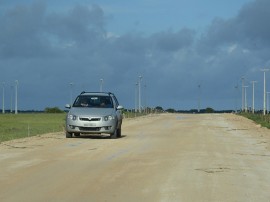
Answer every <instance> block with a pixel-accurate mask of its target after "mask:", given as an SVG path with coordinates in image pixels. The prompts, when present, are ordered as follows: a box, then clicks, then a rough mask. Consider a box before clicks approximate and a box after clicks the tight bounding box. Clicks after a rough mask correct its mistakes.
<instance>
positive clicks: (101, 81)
mask: <svg viewBox="0 0 270 202" xmlns="http://www.w3.org/2000/svg"><path fill="white" fill-rule="evenodd" d="M99 91H100V92H102V91H103V79H100V88H99Z"/></svg>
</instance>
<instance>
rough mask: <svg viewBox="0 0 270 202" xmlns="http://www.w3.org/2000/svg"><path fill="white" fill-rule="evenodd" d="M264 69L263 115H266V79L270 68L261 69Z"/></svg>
mask: <svg viewBox="0 0 270 202" xmlns="http://www.w3.org/2000/svg"><path fill="white" fill-rule="evenodd" d="M261 71H263V115H265V111H266V80H265V72H267V71H269V69H261Z"/></svg>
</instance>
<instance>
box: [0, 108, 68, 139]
mask: <svg viewBox="0 0 270 202" xmlns="http://www.w3.org/2000/svg"><path fill="white" fill-rule="evenodd" d="M64 120H65V113H19V114H16V115H15V114H0V143H1V142H4V141H8V140H13V139H18V138H24V137H31V136H35V135H40V134H45V133H53V132H60V131H63V130H64Z"/></svg>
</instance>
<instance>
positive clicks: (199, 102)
mask: <svg viewBox="0 0 270 202" xmlns="http://www.w3.org/2000/svg"><path fill="white" fill-rule="evenodd" d="M198 89H199V96H198V113H200V111H201V84H199V85H198Z"/></svg>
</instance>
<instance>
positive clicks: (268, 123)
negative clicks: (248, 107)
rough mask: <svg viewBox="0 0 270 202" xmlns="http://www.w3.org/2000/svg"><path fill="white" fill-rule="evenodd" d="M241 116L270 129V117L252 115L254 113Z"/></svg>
mask: <svg viewBox="0 0 270 202" xmlns="http://www.w3.org/2000/svg"><path fill="white" fill-rule="evenodd" d="M240 115H241V116H244V117H246V118H248V119H250V120H252V121H254V122H255V123H257V124H261V126H263V127H266V128H270V115H269V114H266V115H263V114H252V113H240Z"/></svg>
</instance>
